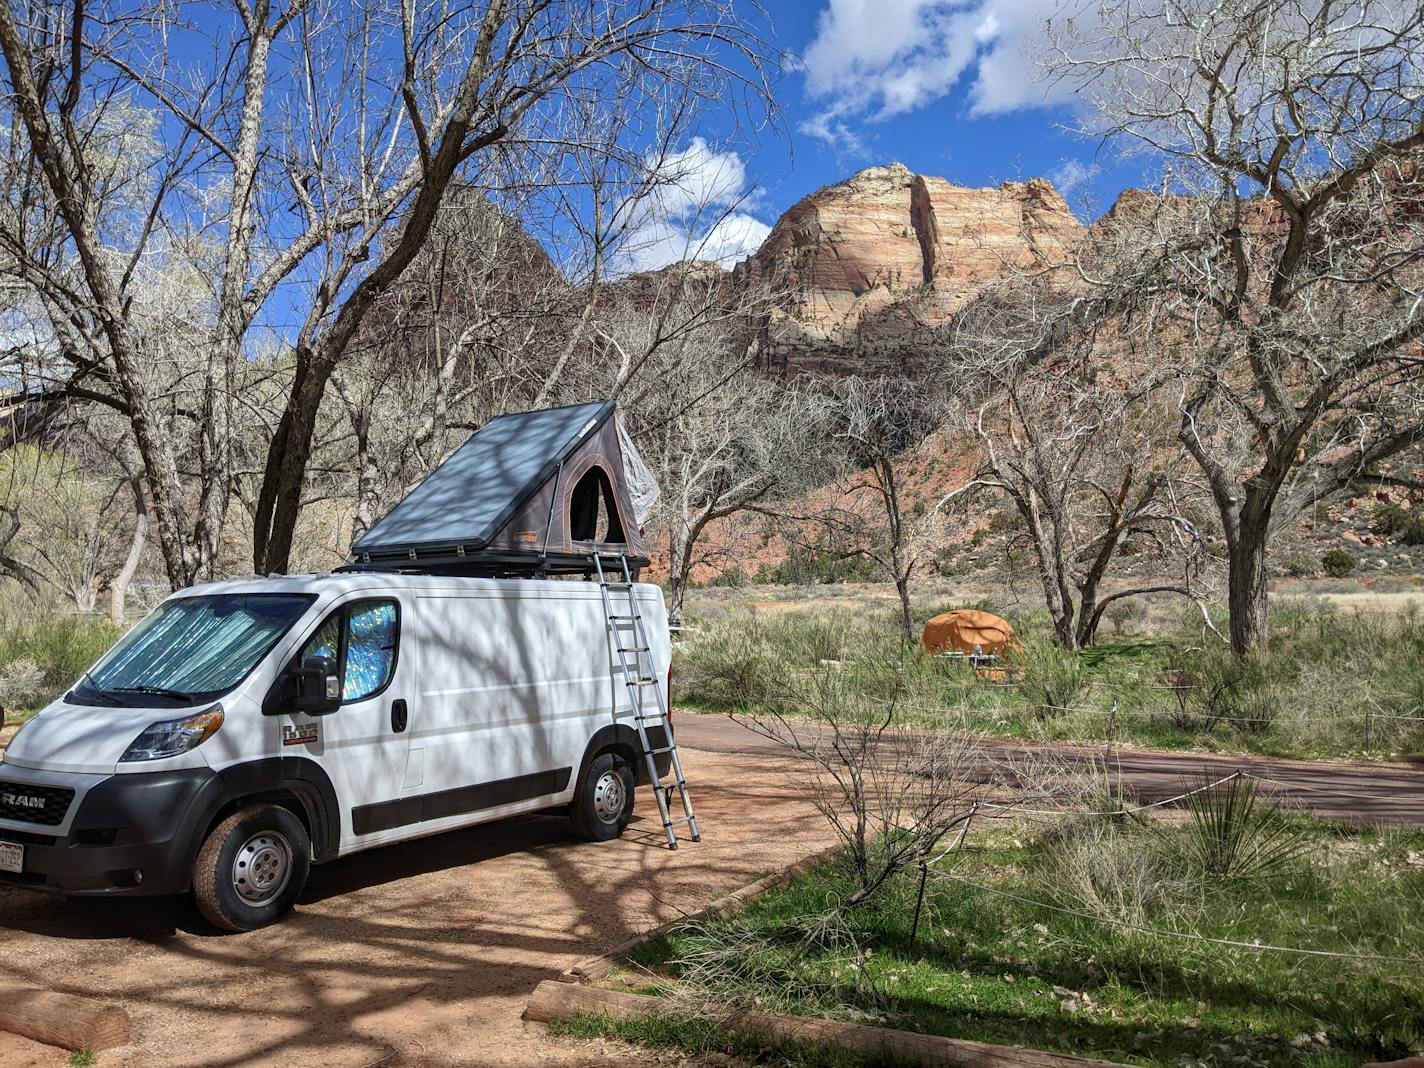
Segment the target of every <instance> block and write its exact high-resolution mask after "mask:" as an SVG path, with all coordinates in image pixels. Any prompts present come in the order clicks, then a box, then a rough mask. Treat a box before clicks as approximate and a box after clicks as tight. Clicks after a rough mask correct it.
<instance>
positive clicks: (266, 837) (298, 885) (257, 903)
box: [193, 805, 311, 931]
mask: <svg viewBox="0 0 1424 1068" xmlns="http://www.w3.org/2000/svg"><path fill="white" fill-rule="evenodd" d="M310 869H311V841H310V840H309V839H308V838H307V832H306V828H304V827H303V826H302V823H301V820H299V819H297V817H296V816H294V815H292V814H291V813H290V812H288V811H287V810H286V809H285V808H282V807H281V806H280V805H249V806H248V807H247V808H243V809H239V810H238V811H236V812H234V813H233V814H232V815H231V816H229V817H228V818H227V819H225V820H223V821H222V822H221V823H219V824H218V825H217V826H216V827H214V828H213V830H212V833H210V834H209V835H208V837H207V840H206V841H205V842H204V843H203V848H202V849H200V850H199V851H198V857H197V859H196V860H194V861H193V897H194V899H195V900H196V901H197V903H198V911H199V912H201V913H202V914H203V916H204V917H205V918H206V919H207V921H208V922H209V923H211V924H212V925H213V926H214V927H221V928H222V929H223V930H224V931H253V930H256V929H257V928H258V927H266V926H267V925H268V924H269V923H272V922H273V921H275V920H276V919H278V918H279V917H280V916H281V915H282V914H283V913H284V912H286V911H287V910H288V909H289V908H291V907H292V902H294V901H296V899H297V895H298V894H300V893H301V892H302V888H303V887H304V886H306V883H307V873H308V871H310Z"/></svg>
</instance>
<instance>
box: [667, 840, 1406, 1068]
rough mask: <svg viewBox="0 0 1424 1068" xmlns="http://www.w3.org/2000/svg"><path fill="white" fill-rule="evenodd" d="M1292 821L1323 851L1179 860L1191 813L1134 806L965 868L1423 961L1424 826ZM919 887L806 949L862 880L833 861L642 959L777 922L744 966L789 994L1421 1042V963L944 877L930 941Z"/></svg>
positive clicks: (1367, 1044)
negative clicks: (830, 942)
mask: <svg viewBox="0 0 1424 1068" xmlns="http://www.w3.org/2000/svg"><path fill="white" fill-rule="evenodd" d="M1293 822H1294V824H1295V827H1296V830H1297V831H1298V833H1300V834H1301V835H1303V836H1304V837H1305V839H1306V843H1307V844H1308V845H1309V846H1310V847H1311V848H1310V850H1309V853H1308V855H1307V856H1303V857H1299V858H1294V859H1290V860H1288V861H1287V863H1286V864H1285V866H1284V867H1283V868H1282V869H1281V871H1280V872H1279V873H1278V874H1277V875H1276V876H1275V877H1274V878H1263V879H1254V880H1237V881H1227V880H1222V879H1207V878H1202V877H1201V873H1200V872H1197V873H1193V872H1192V871H1190V870H1189V869H1188V868H1187V867H1186V865H1185V862H1184V861H1183V860H1182V857H1183V856H1184V854H1185V850H1184V849H1183V845H1184V842H1183V836H1185V835H1189V834H1190V833H1192V832H1191V831H1190V829H1189V826H1182V825H1177V826H1169V825H1164V824H1161V823H1138V822H1133V823H1130V824H1117V823H1114V824H1111V825H1108V826H1107V827H1106V828H1103V827H1097V828H1095V829H1094V830H1093V831H1092V833H1091V834H1088V833H1086V832H1084V830H1083V829H1082V828H1081V827H1069V828H1068V829H1067V830H1065V829H1064V828H1057V829H1054V830H1051V831H1049V832H1046V833H1043V834H1040V835H1039V836H1038V837H1037V838H1036V839H1033V840H1029V839H1028V838H1027V837H1026V835H1027V831H1026V830H1025V829H1023V828H1014V829H1010V830H996V831H994V832H992V833H990V834H987V835H984V836H977V837H976V838H975V839H971V845H970V847H969V848H967V849H966V851H965V852H964V853H963V854H962V855H961V856H960V857H959V858H958V859H957V861H956V863H955V866H954V867H953V869H952V870H953V871H954V872H955V873H956V874H958V875H961V876H963V877H965V878H968V879H970V880H972V881H973V882H975V883H978V884H981V885H989V886H993V887H995V888H998V889H1001V890H1007V891H1009V892H1012V893H1015V894H1018V895H1021V896H1022V897H1025V898H1028V899H1031V900H1033V901H1036V902H1046V903H1048V904H1056V905H1058V906H1060V907H1064V908H1073V909H1078V910H1082V911H1087V912H1090V913H1093V914H1094V915H1095V916H1097V917H1106V918H1118V919H1124V920H1128V921H1131V922H1135V923H1141V924H1144V925H1146V926H1152V927H1161V928H1169V929H1172V930H1177V931H1186V932H1191V933H1195V934H1200V935H1206V936H1210V937H1217V938H1227V939H1235V940H1239V941H1247V942H1249V941H1253V940H1259V941H1261V942H1264V943H1268V944H1276V945H1286V946H1305V947H1315V948H1325V949H1339V950H1341V951H1347V952H1373V953H1379V954H1384V955H1391V956H1406V957H1421V956H1424V929H1421V925H1420V922H1419V919H1420V917H1421V916H1424V873H1421V872H1420V870H1419V869H1418V868H1417V867H1411V866H1410V865H1411V858H1410V854H1411V853H1413V854H1415V857H1414V859H1413V863H1417V856H1418V854H1419V852H1420V851H1421V849H1424V835H1421V834H1418V833H1407V834H1406V833H1393V834H1354V833H1350V832H1346V831H1343V830H1340V829H1338V828H1334V827H1330V826H1327V825H1324V824H1322V823H1319V822H1317V821H1313V820H1307V819H1302V818H1295V819H1294V820H1293ZM1016 835H1017V836H1018V837H1015V836H1016ZM1104 836H1105V837H1104ZM1085 842H1086V843H1087V844H1086V847H1084V843H1085ZM916 886H917V875H916V874H915V873H913V872H909V873H906V875H905V876H904V877H902V878H901V880H900V881H899V882H898V883H897V884H896V885H895V886H894V887H893V888H892V890H891V891H890V892H889V893H888V894H887V895H885V896H884V897H882V898H880V899H877V900H876V902H875V903H874V904H873V905H872V906H870V907H867V908H865V909H863V910H857V911H855V912H853V913H851V914H850V915H849V916H848V917H847V918H846V921H845V922H846V925H847V929H846V938H845V939H844V940H843V941H842V942H841V943H839V945H840V946H841V948H840V949H839V950H837V951H832V950H828V949H826V948H824V946H825V945H826V944H827V943H825V942H824V941H823V942H822V943H818V945H817V948H815V949H813V950H806V949H804V948H802V947H801V946H800V944H799V943H798V942H797V941H796V939H795V938H794V937H793V936H792V932H794V931H796V930H797V929H798V924H799V923H801V921H802V920H803V919H804V918H805V917H807V916H812V915H817V914H820V913H822V912H824V911H825V909H826V906H827V902H830V901H835V900H837V899H838V898H841V897H843V896H844V895H845V893H846V892H847V885H846V883H845V882H844V880H843V878H842V876H841V875H840V873H839V872H838V871H837V870H836V867H835V866H834V865H827V866H824V867H822V868H821V869H819V870H817V871H814V872H811V873H808V874H807V875H806V876H804V877H802V878H801V879H799V880H797V881H796V882H794V883H792V884H791V885H789V886H787V887H784V888H782V889H779V890H777V891H773V892H772V893H771V894H769V895H768V896H766V897H765V898H762V899H761V900H759V901H757V902H755V903H753V905H751V906H750V907H749V908H748V909H747V910H746V911H745V913H743V914H742V915H740V916H736V917H730V918H727V919H725V920H721V921H717V922H716V923H714V924H713V925H711V926H710V927H708V928H705V929H702V930H699V931H697V932H683V933H678V934H675V935H674V936H672V937H669V938H666V939H662V940H660V941H659V942H657V943H654V944H652V945H650V946H647V947H644V949H643V951H642V952H641V953H640V954H639V963H640V964H641V965H642V966H644V967H651V968H654V969H662V970H665V971H667V972H668V973H670V974H674V975H675V974H677V973H678V967H677V965H676V963H674V962H676V961H678V960H679V959H684V960H685V959H688V958H689V957H695V956H697V955H698V954H699V951H703V950H706V948H707V947H708V945H709V943H715V942H717V941H718V940H722V939H725V940H726V941H727V944H732V945H738V946H744V945H747V944H749V943H748V937H749V936H750V935H759V936H761V940H760V941H757V942H755V943H752V944H755V945H757V947H758V948H756V949H755V950H754V951H752V952H753V953H754V954H755V955H756V956H758V957H761V958H763V959H761V960H759V961H757V962H756V963H757V967H756V968H754V969H748V970H747V971H746V972H739V973H738V975H742V974H755V975H779V976H781V977H782V979H781V981H780V985H781V986H782V988H783V989H786V988H788V987H789V986H794V987H795V988H796V989H797V990H798V991H802V992H803V993H800V994H798V996H797V999H795V1000H792V1001H790V1002H784V1003H780V1007H782V1008H786V1009H790V1010H792V1011H798V1012H804V1013H808V1014H815V1015H842V1016H843V1015H846V1014H847V1013H849V1014H851V1015H852V1016H854V1017H856V1018H858V1019H859V1020H861V1021H862V1022H863V1021H864V1019H865V1018H866V1017H867V1016H869V1017H871V1018H873V1019H878V1020H880V1021H882V1022H884V1023H885V1024H887V1025H890V1026H898V1027H904V1028H909V1029H916V1030H922V1031H926V1032H929V1033H933V1034H941V1035H947V1036H951V1037H956V1038H967V1039H975V1040H980V1041H986V1042H994V1043H1001V1044H1009V1045H1026V1046H1032V1047H1036V1048H1041V1049H1048V1050H1056V1051H1059V1052H1065V1053H1077V1054H1080V1055H1093V1056H1099V1057H1103V1058H1106V1059H1109V1060H1118V1061H1123V1062H1127V1063H1132V1064H1141V1065H1151V1066H1160V1068H1179V1066H1180V1065H1182V1064H1202V1065H1215V1064H1258V1065H1273V1066H1274V1065H1280V1066H1285V1065H1310V1066H1312V1068H1327V1066H1334V1065H1357V1064H1360V1063H1362V1062H1363V1061H1365V1060H1370V1059H1380V1060H1387V1059H1391V1058H1395V1057H1403V1056H1405V1055H1406V1054H1408V1053H1409V1052H1411V1051H1415V1050H1418V1049H1419V1048H1421V1045H1424V969H1421V968H1420V967H1418V966H1417V965H1410V964H1389V963H1381V962H1368V961H1353V960H1340V959H1333V958H1313V957H1299V956H1291V955H1285V954H1274V953H1258V952H1253V951H1249V950H1241V949H1233V948H1230V947H1224V946H1217V945H1212V944H1209V943H1202V942H1197V941H1192V940H1189V939H1178V938H1165V937H1160V936H1154V935H1147V934H1141V933H1137V932H1134V931H1131V930H1127V929H1124V928H1120V927H1113V926H1110V925H1108V924H1105V923H1103V922H1101V919H1094V920H1088V919H1080V918H1075V917H1072V916H1067V915H1064V914H1062V913H1058V912H1054V911H1051V910H1049V909H1046V908H1042V907H1039V906H1038V905H1036V904H1026V903H1023V902H1021V901H1015V900H1009V899H1006V898H1002V897H996V896H992V895H990V894H987V893H985V892H983V891H981V890H978V889H975V888H972V887H970V886H966V885H962V884H959V883H954V882H949V881H944V880H935V879H931V880H930V882H929V884H928V891H927V895H926V903H925V918H924V919H922V921H921V928H920V937H919V939H918V941H917V942H916V943H915V944H914V945H912V944H911V943H910V923H911V917H912V915H913V911H914V894H915V890H916ZM846 946H857V947H858V950H856V951H855V952H852V951H850V950H849V949H846V948H845V947H846ZM738 975H732V976H729V977H728V983H727V986H726V987H725V988H721V989H718V990H717V991H716V992H715V996H716V997H717V998H718V999H719V1000H726V999H728V998H736V999H738V1000H742V999H745V1000H747V1001H753V1000H755V999H756V998H758V997H759V996H760V997H761V998H762V999H763V1000H766V999H768V998H770V999H775V998H776V997H777V993H776V991H774V990H769V989H761V988H759V987H758V986H757V984H756V983H755V982H746V983H743V982H742V980H741V979H739V978H738ZM739 983H742V985H741V986H740V987H739V985H738V984H739ZM804 992H809V993H804Z"/></svg>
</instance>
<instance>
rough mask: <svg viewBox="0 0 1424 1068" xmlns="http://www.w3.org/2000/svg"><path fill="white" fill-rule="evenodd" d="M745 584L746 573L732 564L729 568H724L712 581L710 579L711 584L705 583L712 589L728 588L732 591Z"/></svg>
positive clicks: (738, 566)
mask: <svg viewBox="0 0 1424 1068" xmlns="http://www.w3.org/2000/svg"><path fill="white" fill-rule="evenodd" d="M746 584H747V573H746V572H745V571H743V570H742V569H741V566H740V565H738V564H733V565H732V566H731V567H728V568H724V569H723V570H722V572H721V573H720V574H718V575H717V576H716V577H715V578H714V579H712V581H711V582H709V583H707V585H709V586H713V587H718V586H730V587H732V588H734V589H740V588H741V587H743V586H745V585H746Z"/></svg>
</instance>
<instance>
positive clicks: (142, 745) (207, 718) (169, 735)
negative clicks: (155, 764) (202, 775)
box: [119, 705, 223, 761]
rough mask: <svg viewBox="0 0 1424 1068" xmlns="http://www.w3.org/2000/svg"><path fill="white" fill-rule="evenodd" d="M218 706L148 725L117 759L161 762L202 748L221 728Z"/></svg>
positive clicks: (220, 708) (220, 710) (221, 715)
mask: <svg viewBox="0 0 1424 1068" xmlns="http://www.w3.org/2000/svg"><path fill="white" fill-rule="evenodd" d="M222 721H223V710H222V705H213V707H212V708H209V709H208V710H206V711H204V712H195V713H194V714H193V715H191V716H185V717H183V718H182V719H164V720H159V721H158V722H157V723H151V724H149V725H148V726H147V727H145V728H144V729H143V733H142V734H140V735H139V736H138V737H137V738H135V739H134V740H133V744H132V745H130V746H129V747H128V749H126V750H124V755H123V756H121V757H119V760H120V761H125V760H162V759H163V758H164V757H171V756H177V755H178V754H179V753H186V752H187V751H188V750H189V749H193V748H196V747H197V746H200V745H202V744H203V743H204V742H206V741H207V740H208V739H209V738H211V737H212V736H213V735H214V734H216V733H217V730H218V728H219V727H221V726H222Z"/></svg>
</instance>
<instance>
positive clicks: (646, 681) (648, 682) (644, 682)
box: [628, 677, 658, 686]
mask: <svg viewBox="0 0 1424 1068" xmlns="http://www.w3.org/2000/svg"><path fill="white" fill-rule="evenodd" d="M657 681H658V680H657V679H652V678H647V677H644V678H641V679H629V680H628V685H629V686H652V685H654V684H655V683H656V682H657Z"/></svg>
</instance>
